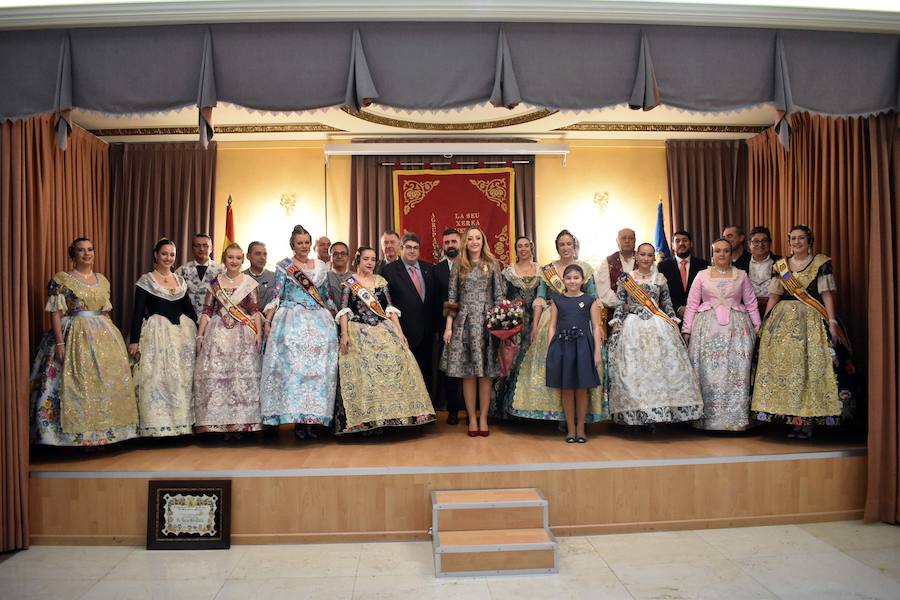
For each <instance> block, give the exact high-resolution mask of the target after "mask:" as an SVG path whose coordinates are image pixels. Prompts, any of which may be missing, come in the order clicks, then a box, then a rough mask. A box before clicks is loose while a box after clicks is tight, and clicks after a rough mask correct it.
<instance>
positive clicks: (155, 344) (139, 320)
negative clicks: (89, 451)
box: [128, 238, 197, 437]
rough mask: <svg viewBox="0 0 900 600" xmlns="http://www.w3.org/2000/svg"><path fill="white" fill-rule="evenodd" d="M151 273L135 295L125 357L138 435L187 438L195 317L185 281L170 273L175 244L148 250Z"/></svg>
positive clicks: (161, 242) (164, 243)
mask: <svg viewBox="0 0 900 600" xmlns="http://www.w3.org/2000/svg"><path fill="white" fill-rule="evenodd" d="M153 261H154V267H153V270H152V271H150V272H149V273H144V274H143V275H141V277H140V279H138V281H137V287H136V288H135V291H134V313H133V314H132V316H131V337H130V339H129V342H130V343H129V344H128V353H129V354H130V355H131V356H132V357H133V358H134V360H135V361H136V363H137V364H136V365H135V367H134V371H133V375H134V384H135V389H136V390H137V401H138V413H139V415H140V434H141V435H142V436H147V437H158V436H172V435H183V434H186V433H191V431H192V429H193V425H194V411H193V408H192V402H191V397H192V393H191V392H192V390H193V387H194V345H195V343H196V338H197V325H196V324H195V322H196V320H197V314H196V313H195V312H194V305H193V304H192V303H191V299H190V296H188V295H187V284H186V283H185V281H184V279H183V278H182V277H181V276H180V275H177V274H176V273H174V272H172V265H174V264H175V244H174V243H173V242H172V241H171V240H169V239H166V238H163V239H161V240H159V241H158V242H156V245H155V246H154V247H153Z"/></svg>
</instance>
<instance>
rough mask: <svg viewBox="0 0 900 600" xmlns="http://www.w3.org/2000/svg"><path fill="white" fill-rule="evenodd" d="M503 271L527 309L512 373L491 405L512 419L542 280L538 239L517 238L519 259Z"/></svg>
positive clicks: (512, 295) (513, 295)
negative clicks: (536, 246) (537, 259)
mask: <svg viewBox="0 0 900 600" xmlns="http://www.w3.org/2000/svg"><path fill="white" fill-rule="evenodd" d="M501 275H503V278H504V279H505V280H506V297H507V298H508V299H509V301H510V302H512V303H513V304H521V306H522V310H523V319H522V331H520V332H519V333H517V334H516V335H515V337H514V338H513V340H512V342H513V343H517V344H518V349H517V352H516V356H515V358H514V359H513V361H512V365H511V366H510V368H509V374H508V375H507V376H506V377H504V378H502V379H498V380H497V381H496V383H495V384H494V404H493V405H492V406H491V415H492V416H494V417H500V418H501V419H509V418H510V417H513V416H514V415H513V414H512V413H511V412H510V408H511V407H512V401H513V393H514V392H515V391H516V379H517V378H518V372H519V365H521V364H522V360H523V359H524V358H525V353H526V352H527V351H528V346H529V345H530V344H529V342H530V341H531V318H532V304H534V299H535V298H536V297H537V291H538V286H539V285H540V284H541V275H540V270H539V268H538V264H537V263H536V262H534V242H532V241H531V240H530V239H529V238H527V237H525V236H520V237H519V238H518V239H516V262H515V263H513V264H511V265H509V266H508V267H506V268H505V269H503V272H502V273H501Z"/></svg>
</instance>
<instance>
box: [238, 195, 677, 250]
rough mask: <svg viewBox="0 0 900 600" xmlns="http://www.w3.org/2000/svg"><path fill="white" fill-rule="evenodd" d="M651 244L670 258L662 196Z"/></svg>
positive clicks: (657, 208)
mask: <svg viewBox="0 0 900 600" xmlns="http://www.w3.org/2000/svg"><path fill="white" fill-rule="evenodd" d="M229 210H230V209H229ZM653 245H654V246H656V262H659V261H661V260H663V259H664V258H672V251H671V250H669V240H668V238H667V237H666V224H665V221H663V207H662V198H660V199H659V204H658V205H657V207H656V234H654V236H653Z"/></svg>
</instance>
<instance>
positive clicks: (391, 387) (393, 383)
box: [335, 246, 434, 434]
mask: <svg viewBox="0 0 900 600" xmlns="http://www.w3.org/2000/svg"><path fill="white" fill-rule="evenodd" d="M377 262H378V256H377V255H376V254H375V250H374V249H373V248H370V247H368V246H362V247H360V248H359V249H358V250H357V251H356V258H355V259H354V260H353V264H354V266H355V268H356V273H355V274H352V275H349V276H348V277H347V278H346V279H345V280H344V282H343V285H342V286H341V287H342V288H343V289H342V293H341V310H340V311H338V313H337V321H338V323H340V328H341V338H340V350H341V355H340V359H339V363H338V364H339V371H340V373H339V374H340V378H339V379H340V387H341V393H340V394H339V396H338V406H337V410H336V411H335V413H336V419H337V423H336V426H335V430H336V432H337V433H339V434H343V433H354V432H358V431H372V430H377V429H380V428H383V427H404V426H410V425H422V424H425V423H430V422H432V421H434V409H433V408H432V406H431V399H430V397H429V396H428V390H427V389H425V381H424V380H423V379H422V373H421V371H419V366H418V363H416V359H415V357H414V356H413V355H412V353H411V352H410V351H409V347H408V344H407V342H406V338H405V337H404V336H403V330H402V329H401V328H400V319H399V316H400V311H399V310H397V309H396V308H394V306H392V305H391V296H390V293H389V292H388V284H387V280H385V279H384V278H383V277H382V276H381V275H375V274H374V270H375V265H376V263H377Z"/></svg>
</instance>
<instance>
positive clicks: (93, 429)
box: [31, 237, 138, 446]
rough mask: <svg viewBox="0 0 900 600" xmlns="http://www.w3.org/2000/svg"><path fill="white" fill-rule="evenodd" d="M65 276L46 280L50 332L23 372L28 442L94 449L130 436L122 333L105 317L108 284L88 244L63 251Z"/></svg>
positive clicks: (133, 409) (132, 418) (132, 423)
mask: <svg viewBox="0 0 900 600" xmlns="http://www.w3.org/2000/svg"><path fill="white" fill-rule="evenodd" d="M68 252H69V259H70V260H71V261H72V263H73V268H72V270H71V271H68V272H66V271H61V272H59V273H57V274H56V275H54V276H53V279H52V280H51V281H50V284H49V286H48V293H47V304H46V306H45V308H44V310H46V311H47V312H49V313H50V314H51V322H52V328H51V329H50V331H49V332H48V333H47V335H46V336H45V337H44V339H43V340H42V341H41V344H40V346H39V347H38V351H37V356H36V357H35V362H34V367H33V369H32V373H31V380H32V383H33V384H35V387H34V388H33V389H34V392H33V393H32V414H31V417H32V428H31V429H32V440H33V441H34V442H35V443H38V444H47V445H51V446H96V445H103V444H113V443H115V442H121V441H122V440H127V439H130V438H134V437H137V436H138V433H137V423H138V414H137V403H136V402H135V398H134V385H133V383H132V380H131V370H130V368H129V366H128V354H127V352H126V349H125V340H123V339H122V334H121V333H119V330H118V329H117V328H116V326H115V325H114V324H113V322H112V320H111V319H110V318H109V311H111V310H112V305H111V304H110V303H109V281H107V280H106V277H104V276H103V275H101V274H100V273H95V272H94V245H93V243H91V241H90V240H89V239H87V238H83V237H81V238H77V239H76V240H75V241H73V242H72V244H71V245H70V246H69V251H68Z"/></svg>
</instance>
